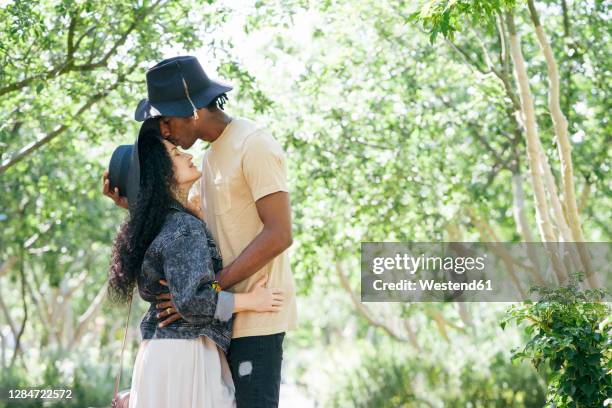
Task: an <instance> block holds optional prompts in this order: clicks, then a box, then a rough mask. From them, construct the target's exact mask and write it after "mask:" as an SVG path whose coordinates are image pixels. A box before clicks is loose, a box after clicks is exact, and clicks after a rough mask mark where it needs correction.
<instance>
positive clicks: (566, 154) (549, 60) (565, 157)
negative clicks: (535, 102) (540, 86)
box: [527, 0, 598, 287]
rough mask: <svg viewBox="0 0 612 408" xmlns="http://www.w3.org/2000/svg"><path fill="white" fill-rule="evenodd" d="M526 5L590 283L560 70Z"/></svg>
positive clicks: (568, 206) (574, 226)
mask: <svg viewBox="0 0 612 408" xmlns="http://www.w3.org/2000/svg"><path fill="white" fill-rule="evenodd" d="M527 5H528V7H529V14H530V16H531V21H532V22H533V25H534V26H535V31H536V36H537V38H538V44H539V45H540V49H541V50H542V53H543V54H544V58H545V60H546V67H547V69H548V109H549V111H550V115H551V118H552V121H553V125H554V129H555V136H556V141H557V148H558V151H559V160H560V162H561V181H562V185H563V201H564V207H565V209H566V210H567V213H568V214H567V216H568V217H567V218H568V223H569V227H570V229H571V232H572V236H573V241H574V242H576V243H577V247H578V253H579V254H580V260H581V261H582V264H583V266H584V271H585V275H586V278H587V281H588V282H589V284H590V285H591V287H592V286H593V284H595V285H596V284H598V282H597V279H596V278H595V277H593V276H592V275H593V273H594V272H593V268H592V265H591V258H590V256H589V253H588V251H587V249H586V247H585V245H583V244H582V243H583V242H584V234H583V232H582V224H581V222H580V214H579V213H578V206H577V204H576V191H575V187H574V170H573V167H572V146H571V144H570V141H569V137H568V132H567V128H568V123H567V119H566V118H565V115H564V114H563V111H562V110H561V103H560V98H559V93H560V84H559V71H558V69H557V62H556V61H555V57H554V55H553V52H552V48H551V46H550V43H549V42H548V38H547V37H546V33H544V29H543V28H542V25H541V24H540V18H539V16H538V12H537V10H536V8H535V5H534V3H533V0H528V1H527Z"/></svg>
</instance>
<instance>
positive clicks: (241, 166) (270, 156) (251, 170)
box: [200, 118, 297, 338]
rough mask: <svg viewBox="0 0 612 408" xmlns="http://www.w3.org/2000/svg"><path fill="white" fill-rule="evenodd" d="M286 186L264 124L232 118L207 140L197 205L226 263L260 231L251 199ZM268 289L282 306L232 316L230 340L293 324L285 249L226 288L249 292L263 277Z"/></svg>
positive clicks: (276, 147) (279, 155)
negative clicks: (280, 297) (278, 292)
mask: <svg viewBox="0 0 612 408" xmlns="http://www.w3.org/2000/svg"><path fill="white" fill-rule="evenodd" d="M277 191H288V189H287V165H286V162H285V154H284V152H283V149H282V147H281V145H280V144H279V143H278V142H277V141H276V140H275V139H274V138H273V137H272V135H271V134H270V132H268V131H267V130H266V129H265V128H261V127H258V126H257V125H256V124H255V123H254V122H251V121H249V120H247V119H242V118H234V119H233V120H232V121H231V122H230V123H229V124H228V125H227V126H226V128H225V130H224V131H223V133H221V135H220V136H219V137H218V138H217V139H216V140H215V141H214V142H212V143H211V144H210V147H209V149H208V150H207V151H206V153H205V155H204V160H203V163H202V180H201V193H200V194H201V205H202V209H203V212H204V217H205V220H206V224H207V226H208V228H209V229H210V231H211V233H212V234H213V237H214V238H215V241H216V242H217V245H218V246H219V249H220V251H221V256H222V257H223V266H224V267H225V266H227V265H228V264H230V263H231V262H232V261H234V259H236V258H237V257H238V256H239V255H240V253H241V252H242V251H243V250H244V249H245V248H246V247H247V246H248V245H249V244H250V243H251V241H253V239H255V237H256V236H257V234H259V232H261V230H262V228H263V223H262V222H261V219H260V218H259V215H258V213H257V207H256V206H255V201H257V200H258V199H260V198H261V197H264V196H266V195H268V194H271V193H274V192H277ZM264 274H268V282H267V283H266V286H267V287H276V288H282V289H283V291H284V298H285V300H284V304H283V307H282V310H281V311H279V312H275V313H255V312H241V313H238V314H236V315H235V317H234V326H233V334H232V337H233V338H237V337H245V336H260V335H268V334H275V333H280V332H284V331H287V330H291V329H294V328H295V327H296V325H297V307H296V301H295V288H294V282H293V275H292V274H291V269H290V265H289V256H288V254H287V251H284V252H283V253H281V254H280V255H278V256H276V257H275V258H274V259H272V260H271V261H270V262H269V263H268V264H266V265H265V266H264V267H263V268H262V269H260V270H259V271H257V272H256V273H255V274H253V275H251V276H250V277H249V278H247V279H245V280H244V281H242V282H239V283H237V284H236V285H234V286H233V287H231V288H229V289H228V290H229V291H230V292H239V293H240V292H248V291H250V290H251V288H252V287H253V285H255V283H256V282H257V281H258V280H259V279H260V278H261V277H262V276H263V275H264Z"/></svg>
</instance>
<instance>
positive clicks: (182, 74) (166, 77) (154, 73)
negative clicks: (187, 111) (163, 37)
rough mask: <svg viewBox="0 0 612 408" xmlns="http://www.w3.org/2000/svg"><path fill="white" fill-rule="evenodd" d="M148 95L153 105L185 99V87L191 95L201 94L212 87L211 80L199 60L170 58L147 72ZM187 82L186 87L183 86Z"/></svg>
mask: <svg viewBox="0 0 612 408" xmlns="http://www.w3.org/2000/svg"><path fill="white" fill-rule="evenodd" d="M146 76H147V94H148V99H149V101H150V102H151V103H153V104H154V103H157V102H166V101H176V100H180V99H185V101H187V96H186V94H185V85H187V90H188V92H189V93H196V92H200V91H202V90H204V89H206V88H208V87H209V86H210V79H209V78H208V75H206V72H204V69H203V68H202V66H201V65H200V63H199V61H198V60H197V58H195V57H192V56H181V57H174V58H168V59H165V60H163V61H161V62H160V63H158V64H157V65H155V66H153V67H151V68H150V69H149V70H148V71H147V75H146ZM183 80H184V81H185V85H184V84H183Z"/></svg>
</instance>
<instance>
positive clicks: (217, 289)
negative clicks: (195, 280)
mask: <svg viewBox="0 0 612 408" xmlns="http://www.w3.org/2000/svg"><path fill="white" fill-rule="evenodd" d="M211 286H212V288H213V289H214V290H215V291H216V292H217V293H219V292H221V286H219V282H217V281H213V283H212V285H211Z"/></svg>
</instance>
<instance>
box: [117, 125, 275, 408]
mask: <svg viewBox="0 0 612 408" xmlns="http://www.w3.org/2000/svg"><path fill="white" fill-rule="evenodd" d="M122 148H125V147H120V148H118V149H117V150H116V154H113V160H114V159H115V156H118V155H119V153H121V152H120V149H122ZM130 157H131V159H130V160H131V161H130V162H129V166H128V165H123V166H122V165H118V166H113V160H111V174H110V175H109V176H110V179H111V183H112V180H113V179H115V180H119V181H121V180H123V181H124V187H125V188H124V189H123V190H124V191H125V190H127V198H128V205H129V209H130V216H129V218H128V220H127V221H126V222H125V223H124V224H123V225H122V226H121V228H120V231H119V233H118V234H117V237H116V239H115V243H114V246H113V257H112V262H111V268H110V277H109V284H110V285H109V290H110V293H111V295H112V296H113V297H114V298H115V299H118V300H122V301H126V300H128V299H129V297H130V295H131V293H132V290H133V288H134V286H136V285H137V286H138V291H139V294H140V296H141V297H142V298H143V299H144V300H145V301H147V302H150V303H151V306H150V307H149V310H148V311H147V313H146V314H145V316H144V317H143V319H142V321H141V324H140V329H141V333H142V338H143V341H142V343H141V344H140V348H139V350H138V354H137V356H136V362H135V364H134V370H133V374H132V387H131V390H130V404H129V406H130V408H135V407H147V408H155V407H211V408H212V407H214V408H218V407H234V406H235V401H234V388H233V382H232V378H231V374H230V371H229V367H228V365H227V361H226V358H225V354H224V352H225V351H227V348H228V346H229V342H230V340H231V327H232V314H233V313H235V312H240V311H244V310H250V311H256V312H275V311H278V310H279V309H280V307H281V306H282V301H283V295H282V292H281V290H278V289H269V288H265V287H264V284H265V278H263V279H262V280H261V281H260V282H259V283H258V285H257V286H256V287H255V288H254V289H253V290H252V291H251V292H250V293H244V294H232V293H229V292H225V291H219V288H218V286H217V285H216V281H215V273H216V272H217V271H219V270H220V269H221V267H222V264H221V257H220V256H219V252H218V250H217V247H216V245H215V243H214V241H213V239H212V237H211V235H210V233H209V231H208V229H207V228H206V227H205V225H204V224H203V222H202V220H200V219H199V218H197V217H196V215H195V213H194V212H191V211H190V210H188V209H187V208H188V207H189V204H188V201H187V196H188V192H189V190H190V188H191V186H192V185H193V184H194V183H195V182H196V181H197V180H198V179H199V178H200V176H201V172H200V171H199V170H198V169H197V167H196V166H194V165H193V163H192V162H191V159H192V156H191V155H189V154H186V153H184V152H181V151H179V150H178V149H177V147H176V146H175V145H173V144H172V143H170V142H169V141H167V140H165V139H163V138H162V137H161V134H160V132H159V125H158V122H157V119H149V120H147V121H146V122H144V123H143V125H142V127H141V129H140V132H139V136H138V140H137V142H136V144H135V145H134V146H133V148H132V149H130ZM123 162H124V164H125V160H123ZM113 168H114V169H115V170H113ZM113 172H114V173H115V174H113ZM119 184H121V183H119ZM160 280H166V281H167V285H168V286H167V287H166V286H164V285H162V284H161V283H160ZM168 289H169V291H170V293H171V294H172V298H173V300H174V303H175V305H176V308H177V311H178V313H180V315H181V316H182V317H183V319H180V320H178V321H175V322H173V323H171V324H169V325H167V326H165V327H160V326H158V324H157V321H158V320H157V314H158V312H159V310H158V309H157V308H156V302H157V301H158V300H157V296H158V295H160V294H161V293H164V292H167V291H168Z"/></svg>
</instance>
